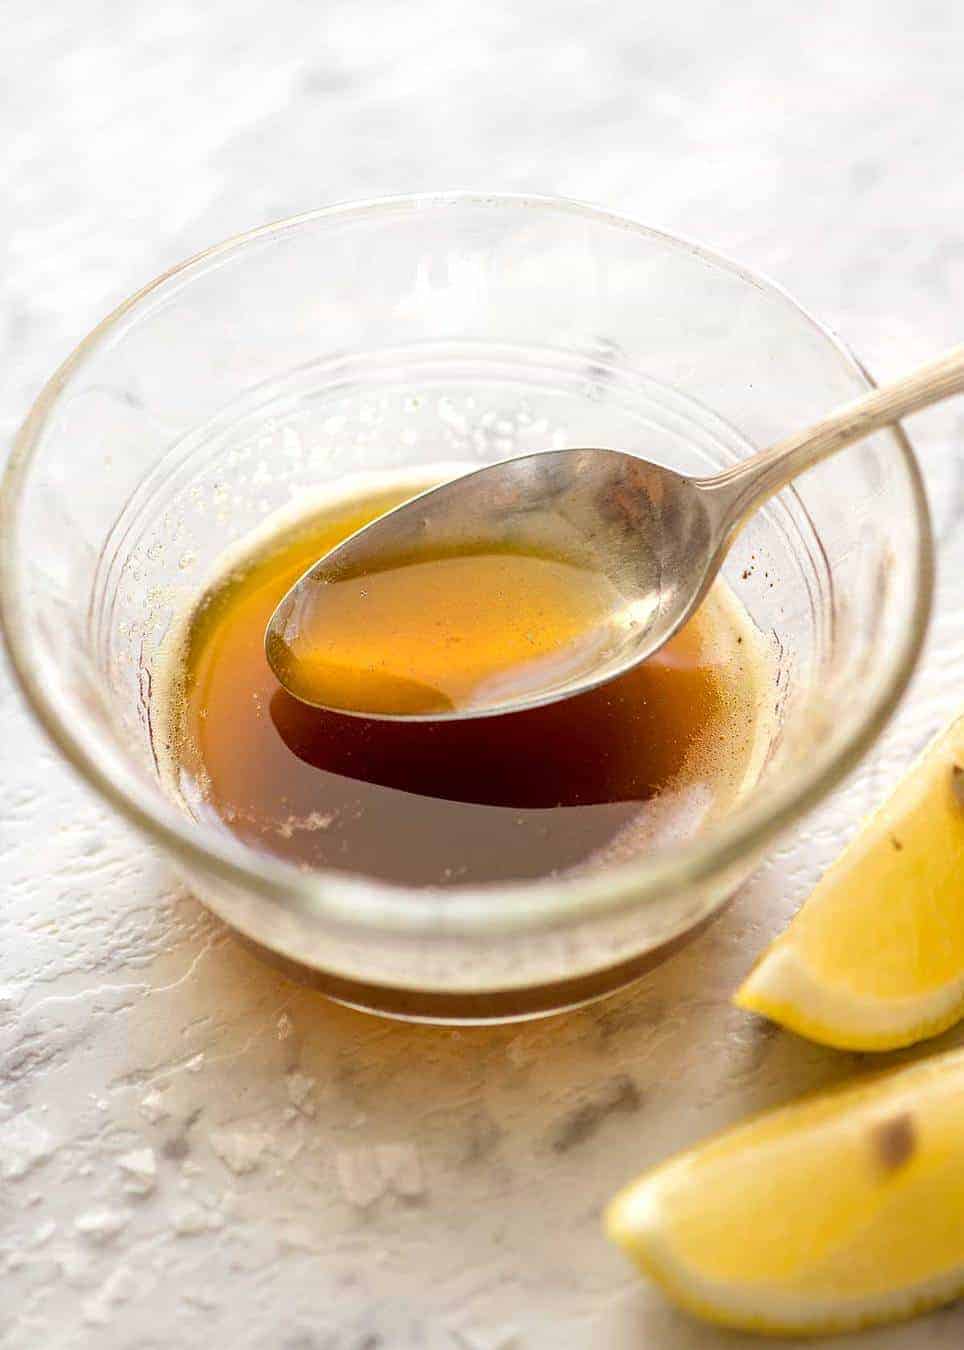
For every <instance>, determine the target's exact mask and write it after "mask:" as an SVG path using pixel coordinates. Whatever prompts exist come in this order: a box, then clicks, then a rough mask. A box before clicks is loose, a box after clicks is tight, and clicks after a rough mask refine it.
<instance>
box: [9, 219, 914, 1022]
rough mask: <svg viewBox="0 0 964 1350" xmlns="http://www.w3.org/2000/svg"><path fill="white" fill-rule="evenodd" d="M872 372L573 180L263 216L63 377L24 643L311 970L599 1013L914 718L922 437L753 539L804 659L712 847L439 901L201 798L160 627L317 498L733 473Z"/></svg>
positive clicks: (465, 1011)
mask: <svg viewBox="0 0 964 1350" xmlns="http://www.w3.org/2000/svg"><path fill="white" fill-rule="evenodd" d="M869 384H870V380H869V377H868V376H867V374H866V372H865V371H864V370H863V369H862V368H861V366H860V365H859V364H858V363H857V361H856V360H855V359H854V358H853V356H851V355H850V354H849V352H848V351H847V350H846V349H845V348H844V347H843V346H842V345H841V344H840V343H839V342H838V341H837V340H836V339H835V338H834V337H833V336H832V335H831V334H830V333H828V332H827V331H826V330H825V329H824V328H822V327H821V326H820V325H819V324H818V323H816V322H815V321H814V320H813V319H812V318H810V316H809V315H807V314H806V313H805V312H804V311H803V310H801V309H800V308H799V307H798V306H797V305H796V304H795V303H794V302H793V301H792V300H791V299H790V298H789V297H788V296H787V295H785V294H784V293H783V292H782V291H781V290H780V289H779V288H777V287H775V286H773V285H772V284H770V283H769V282H766V281H763V280H761V279H760V278H759V277H757V276H754V275H753V274H751V273H749V272H747V271H746V270H745V269H743V268H741V267H738V266H736V265H735V264H733V263H731V262H728V261H727V260H726V259H724V258H720V257H718V256H716V255H714V254H712V253H710V252H708V251H707V250H705V249H702V248H699V247H697V246H695V245H693V244H691V243H688V242H685V241H683V240H679V239H675V238H671V237H669V236H667V235H665V234H661V233H659V232H658V231H655V230H650V229H647V228H645V227H643V226H641V225H639V224H636V223H635V222H633V221H631V220H626V219H621V218H619V217H616V216H613V215H609V214H606V213H605V212H602V211H598V210H594V209H592V208H590V207H587V206H584V205H580V204H578V203H575V202H568V201H558V200H550V199H545V198H532V197H507V196H482V195H476V194H465V193H456V194H444V195H438V196H422V197H408V198H397V199H391V200H386V201H381V202H375V203H369V204H364V205H350V206H338V207H333V208H330V209H326V210H321V211H317V212H313V213H311V214H309V215H306V216H301V217H298V218H296V219H292V220H286V221H282V222H280V223H279V224H276V225H271V226H268V227H266V228H263V229H258V230H253V231H252V232H251V233H249V234H246V235H242V236H241V237H239V238H237V239H233V240H230V241H228V242H227V243H224V244H220V245H218V246H217V247H215V248H212V249H209V250H208V251H207V252H205V253H203V254H201V255H200V256H198V257H196V258H194V259H192V260H190V261H189V262H186V263H184V264H182V265H181V266H179V267H176V268H174V269H173V270H172V271H170V272H168V273H167V274H166V275H164V276H162V277H160V278H158V280H156V281H154V282H152V283H151V284H150V285H149V286H147V287H145V289H144V290H142V291H140V292H139V293H138V294H137V295H135V296H133V297H132V298H131V299H130V300H128V301H127V302H126V303H125V304H123V305H121V307H120V308H119V309H118V310H117V311H116V312H115V313H114V314H112V315H111V316H110V317H109V318H108V319H106V320H105V321H104V322H103V323H102V324H101V325H100V326H99V327H98V328H97V329H96V330H95V331H94V332H93V333H92V334H91V335H90V336H89V337H88V338H86V339H85V341H84V342H82V343H81V345H80V346H79V347H78V348H77V350H76V351H75V352H74V354H73V355H72V356H71V357H70V358H69V359H68V360H67V362H66V363H65V364H64V365H63V366H62V368H61V369H60V370H59V371H58V372H57V374H56V375H54V377H53V378H52V379H51V381H50V383H49V384H48V385H47V386H46V388H45V389H44V390H43V392H42V393H41V395H40V397H39V398H38V400H37V402H36V404H35V406H34V408H33V410H32V411H31V413H30V415H29V417H28V418H27V421H26V423H25V425H24V427H23V429H22V431H21V432H20V435H19V438H18V441H17V445H16V448H15V451H14V453H13V456H12V459H11V461H10V464H9V467H8V470H7V474H6V478H5V482H4V485H3V494H2V517H0V546H2V596H0V599H2V617H3V626H4V630H5V633H6V638H7V642H8V644H9V649H10V654H11V657H12V661H13V665H14V667H15V669H16V671H17V674H18V676H19V678H20V681H21V682H22V685H23V688H24V691H25V693H26V695H27V697H28V699H29V701H30V703H31V704H32V706H33V708H34V710H35V711H36V713H37V714H38V716H39V717H40V720H41V721H42V723H43V725H44V726H45V727H46V729H47V731H48V732H49V734H50V735H51V736H52V737H53V739H54V741H55V742H56V743H57V745H58V746H59V747H60V748H61V750H62V751H63V753H64V754H65V755H66V757H67V758H68V759H69V760H70V761H71V763H72V764H74V765H75V767H77V768H78V769H79V770H80V772H81V773H82V775H83V776H84V777H85V778H86V779H87V781H88V782H90V783H91V784H92V785H93V786H94V787H96V788H97V789H98V790H99V791H100V792H101V793H103V795H104V796H105V797H106V798H107V799H108V800H109V801H110V802H111V803H112V804H113V805H114V806H115V807H116V808H117V809H118V810H119V811H121V812H122V813H123V814H124V815H125V816H126V817H128V818H129V819H130V820H132V821H133V822H134V823H135V824H136V825H138V826H140V827H141V828H142V829H143V830H144V831H145V832H146V833H147V834H148V836H149V837H150V838H151V839H152V840H153V841H154V842H155V843H156V844H157V845H159V846H160V848H161V849H162V850H163V851H164V852H165V853H166V854H168V855H169V856H170V859H171V862H172V863H173V864H174V866H175V867H176V869H177V870H178V871H179V873H180V874H181V875H182V876H183V877H184V878H185V879H186V881H187V882H188V884H189V885H190V886H191V888H192V889H193V890H194V891H195V893H196V894H197V895H198V896H199V897H200V898H201V899H202V900H203V901H204V902H205V903H206V904H208V905H209V906H210V907H211V908H212V909H213V910H214V911H215V912H216V913H217V914H219V915H220V916H221V918H222V919H224V920H225V922H226V923H228V924H229V925H230V926H231V927H232V928H233V929H235V930H236V931H237V933H239V934H240V935H241V936H242V937H243V938H245V939H246V940H248V941H249V942H251V943H253V944H255V945H256V946H257V947H258V948H259V949H260V950H261V951H262V952H265V953H267V954H270V955H271V956H273V957H274V959H276V960H277V961H279V962H280V963H282V964H283V965H285V966H287V967H289V968H290V969H292V970H293V971H295V972H296V973H297V974H298V975H299V976H300V977H301V978H308V979H311V980H312V981H314V982H315V983H317V984H318V986H319V987H321V988H322V989H324V990H325V991H326V992H327V993H329V994H330V995H332V996H333V997H336V998H338V999H341V1000H342V1001H345V1002H348V1003H351V1004H354V1005H356V1006H359V1007H365V1008H370V1009H377V1010H379V1011H382V1012H386V1013H390V1014H394V1015H396V1016H403V1017H418V1018H428V1019H434V1020H442V1021H444V1020H454V1021H475V1020H487V1019H505V1018H512V1017H525V1016H532V1015H535V1014H539V1013H544V1012H548V1011H551V1010H555V1009H559V1008H563V1007H569V1006H573V1005H575V1004H577V1003H580V1002H583V1001H585V1000H587V999H589V998H593V997H596V996H598V995H600V994H602V993H605V992H607V991H609V990H611V989H613V988H615V987H617V986H619V985H621V984H624V983H626V982H628V981H629V980H631V979H633V978H635V977H636V976H637V975H638V974H639V973H640V972H641V971H642V970H644V969H645V968H646V967H647V965H649V964H651V963H652V962H653V961H654V960H656V959H658V958H659V957H661V956H662V955H664V954H665V953H666V952H667V951H668V950H669V949H670V948H671V947H672V946H673V945H674V944H675V943H676V942H678V941H680V940H681V939H682V938H683V937H684V936H685V935H686V934H688V933H691V932H692V931H694V929H696V928H697V927H698V926H699V925H700V924H701V923H703V922H705V921H706V920H708V919H709V917H710V916H711V915H713V913H714V912H716V911H717V910H718V909H719V907H720V906H721V905H722V904H723V902H724V901H725V899H726V898H727V897H728V896H729V895H730V894H732V892H733V891H734V889H735V888H736V887H737V886H738V885H739V884H740V882H741V881H742V880H743V879H744V878H745V877H746V876H747V875H748V873H749V872H750V871H751V869H752V868H753V867H754V865H755V864H756V862H757V861H758V859H759V858H760V856H761V853H762V851H763V850H764V849H765V848H766V847H767V845H768V844H770V843H771V842H772V841H773V839H774V837H775V836H776V835H777V834H778V832H779V831H783V830H786V829H788V828H790V827H792V826H793V824H794V822H796V821H797V820H799V818H800V817H801V815H802V814H803V813H804V812H805V811H806V810H808V808H810V807H812V806H813V805H814V803H815V802H817V801H818V800H819V799H820V798H821V797H822V796H823V795H824V794H825V793H827V792H828V791H829V790H830V788H831V787H833V785H834V784H835V783H836V782H837V781H838V780H839V779H840V778H841V776H842V775H843V774H845V773H846V772H847V771H848V770H849V769H851V768H852V767H853V766H854V764H855V763H856V761H857V759H858V758H859V756H860V755H861V754H862V753H863V752H864V751H865V750H866V749H867V748H868V746H870V745H871V743H872V742H873V740H874V737H875V736H876V735H877V733H878V732H879V730H880V729H881V727H882V726H883V724H884V722H885V720H886V719H887V717H888V716H889V715H890V713H891V712H892V711H893V709H894V706H895V704H896V703H897V700H898V699H899V697H900V695H901V693H902V691H903V690H904V688H905V686H906V684H907V681H908V679H909V677H910V674H911V672H912V670H913V667H914V663H915V661H916V658H917V655H918V652H919V650H920V646H921V641H922V638H923V635H924V630H925V627H926V623H927V618H928V612H929V608H930V602H931V590H932V540H931V532H930V525H929V521H928V513H927V507H926V503H925V498H924V494H923V490H922V486H921V481H920V476H919V472H918V468H917V464H916V462H915V460H914V457H913V454H912V452H911V450H910V447H909V445H908V443H907V441H906V439H905V438H904V435H903V433H902V432H901V430H900V429H899V428H895V429H894V430H893V431H890V432H888V433H886V434H879V435H877V436H874V437H873V438H872V439H869V440H867V441H865V442H863V443H862V444H861V445H859V446H857V447H854V448H852V449H850V450H848V451H846V452H845V453H843V454H842V455H840V456H838V457H837V458H836V459H834V460H832V461H829V462H827V463H825V464H824V465H822V466H821V467H819V468H818V469H815V470H813V471H812V472H811V473H809V474H807V475H806V476H805V477H804V478H802V479H801V480H799V483H798V485H797V486H796V488H795V489H794V490H790V491H785V492H783V493H781V494H780V496H779V497H778V498H776V499H775V500H774V501H773V502H772V503H771V504H770V505H769V507H768V508H767V509H766V510H765V511H764V512H762V513H761V514H759V515H758V516H757V517H755V519H754V520H753V521H752V522H751V523H750V525H749V526H748V527H747V529H746V531H745V532H744V534H743V535H742V536H741V538H740V539H739V541H738V542H737V544H736V546H735V547H734V549H733V552H732V553H731V555H730V558H729V560H728V563H727V566H726V575H727V576H728V577H729V579H730V581H731V584H732V586H733V588H734V590H735V591H736V592H737V594H738V595H739V597H740V599H741V600H742V601H743V603H744V605H745V606H746V608H747V609H748V610H749V612H750V615H751V616H752V618H753V619H754V621H755V622H756V623H757V624H758V626H759V627H760V628H761V629H762V630H763V631H764V632H765V633H767V634H771V635H772V640H773V643H774V647H775V650H776V651H777V653H778V663H777V664H778V674H777V679H778V690H779V721H778V731H777V735H776V738H775V740H774V743H773V745H772V746H771V749H770V753H769V756H768V758H767V762H766V764H765V766H764V768H763V770H762V773H761V776H760V779H759V782H758V783H757V785H756V787H755V788H754V789H753V790H752V791H751V792H750V793H749V795H748V796H747V797H746V798H745V800H744V801H743V802H742V804H741V805H740V806H739V807H738V808H737V809H736V810H734V811H733V812H732V813H731V814H729V815H727V816H726V817H725V818H723V819H721V820H720V821H719V822H717V823H716V824H715V825H713V826H712V827H709V828H707V829H706V831H705V832H703V833H701V834H700V835H699V836H698V837H696V838H694V839H693V840H692V841H691V842H688V843H686V844H685V845H676V846H673V847H667V848H664V849H661V850H660V851H658V852H653V853H649V854H647V855H646V856H642V857H638V858H636V859H635V860H634V861H632V862H629V863H622V864H620V865H618V866H612V867H610V868H608V869H601V870H599V871H598V872H594V873H592V874H591V875H585V876H581V877H579V878H569V879H552V880H546V881H538V882H531V881H529V882H524V883H513V884H508V885H502V884H500V885H489V886H484V887H474V888H469V887H453V888H451V889H448V890H445V891H441V892H439V891H428V890H414V889H411V888H402V887H395V886H390V885H386V884H384V883H382V882H375V881H369V880H365V879H362V878H358V877H357V876H356V877H350V876H347V875H344V874H339V873H338V872H336V871H331V872H325V873H322V872H314V873H304V872H302V871H299V870H298V869H296V868H295V867H294V866H292V865H290V864H286V863H284V862H281V861H278V860H276V859H272V858H270V857H267V856H262V855H259V854H256V853H254V852H252V851H251V850H249V849H248V848H247V847H246V846H245V845H243V844H242V843H241V842H240V841H238V840H236V839H234V838H233V837H230V836H228V835H226V834H225V833H221V832H218V831H216V830H215V829H213V828H212V827H210V826H205V825H204V824H202V823H199V822H197V821H195V820H193V819H191V818H189V817H188V815H187V814H186V813H185V812H184V811H183V810H182V809H181V808H180V807H179V806H178V805H177V804H176V803H175V802H174V801H173V800H171V799H170V798H169V797H168V795H166V793H165V791H164V789H163V787H162V785H161V779H160V775H159V771H158V766H157V762H156V759H155V755H154V749H153V746H152V725H151V723H152V698H153V697H154V695H153V691H152V676H153V673H154V670H155V663H156V661H157V659H158V652H159V648H160V646H161V644H162V642H163V639H164V637H165V634H166V633H167V632H168V631H169V628H170V625H171V624H172V622H173V621H174V620H175V619H176V618H177V616H178V614H179V613H181V612H182V611H183V609H184V606H185V604H186V603H188V602H189V600H190V598H191V597H192V596H194V595H196V594H197V591H198V588H199V587H200V585H201V584H202V579H203V577H204V575H205V573H206V571H207V570H208V569H209V568H210V566H211V565H212V563H213V561H214V559H215V558H216V557H217V556H218V555H219V554H221V553H222V552H223V551H224V550H225V549H227V548H229V547H230V546H231V545H232V544H234V543H235V542H236V541H237V540H239V539H241V538H242V537H243V536H244V535H245V534H246V533H248V532H249V531H251V530H252V529H253V528H254V527H255V526H256V525H257V524H258V523H259V522H260V521H261V520H263V519H264V517H265V516H266V515H267V514H268V513H270V512H271V511H273V510H275V509H277V508H280V507H283V506H289V505H290V504H291V502H292V500H297V498H298V496H299V494H301V493H303V492H305V491H307V490H309V489H310V490H312V491H314V490H315V489H318V488H322V487H326V486H328V487H333V488H337V489H339V490H340V489H341V488H343V487H350V486H351V485H352V484H353V483H355V482H357V483H359V484H361V483H362V482H363V481H364V479H365V477H366V476H370V475H372V474H373V473H374V474H379V475H381V474H385V473H394V472H398V473H401V472H405V471H411V472H413V473H421V474H422V477H423V478H431V477H432V475H433V473H435V474H438V473H440V472H443V471H447V468H443V466H450V465H452V464H453V463H457V464H460V465H470V466H477V465H479V464H483V463H488V462H491V461H494V460H497V459H500V458H504V457H506V456H509V455H513V454H519V453H527V452H531V451H534V450H539V449H543V448H555V447H559V446H564V445H603V446H613V447H616V448H619V449H623V450H628V451H634V452H638V453H640V454H643V455H646V456H649V457H651V458H655V459H657V460H661V461H663V462H664V463H667V464H670V465H672V466H674V467H676V468H678V469H681V470H684V471H695V472H698V473H706V472H708V471H710V470H713V469H717V468H719V467H722V466H724V465H727V464H730V463H732V462H733V461H734V460H736V459H738V458H739V457H741V456H743V455H746V454H748V453H749V452H750V451H751V450H752V449H753V448H755V447H759V446H764V445H766V444H768V443H769V442H771V441H774V440H776V439H777V438H778V437H780V436H782V435H784V434H786V433H788V432H790V431H793V430H796V429H797V428H799V427H800V426H802V425H804V424H806V423H807V422H808V421H811V420H813V419H814V418H815V417H817V416H818V415H819V414H821V413H824V412H825V411H827V410H828V409H830V408H832V407H833V406H834V405H835V404H837V403H840V402H842V401H844V400H846V399H848V398H851V397H854V396H856V395H858V394H859V393H860V392H861V391H862V390H864V389H866V388H867V387H868V385H869ZM422 471H424V472H422ZM744 574H746V575H744Z"/></svg>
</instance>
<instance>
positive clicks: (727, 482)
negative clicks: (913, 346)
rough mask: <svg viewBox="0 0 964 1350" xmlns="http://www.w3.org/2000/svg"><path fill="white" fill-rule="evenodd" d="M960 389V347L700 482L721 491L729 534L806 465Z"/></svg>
mask: <svg viewBox="0 0 964 1350" xmlns="http://www.w3.org/2000/svg"><path fill="white" fill-rule="evenodd" d="M960 393H964V345H962V346H959V347H952V348H951V349H950V351H948V352H945V353H944V354H943V355H942V356H939V357H937V358H936V360H933V361H928V362H927V363H926V365H923V366H920V367H919V368H918V369H917V370H915V371H914V372H913V373H912V374H910V375H905V376H904V377H903V379H900V380H895V381H894V382H893V383H892V384H885V385H883V386H882V387H881V388H879V389H872V390H871V391H870V393H869V394H865V395H864V396H863V397H862V398H859V399H857V400H856V401H855V402H854V403H847V404H845V405H844V406H843V407H842V408H838V409H837V410H836V412H832V413H831V414H830V415H829V416H828V417H825V418H823V419H822V420H821V421H819V422H815V423H814V425H813V426H811V427H808V428H807V429H806V430H805V431H800V432H797V433H796V434H795V435H793V436H788V437H787V438H786V440H782V441H778V442H777V443H776V445H772V446H770V448H769V449H767V450H761V451H760V453H759V454H756V455H751V456H750V458H749V459H745V460H741V461H740V463H739V464H735V465H734V466H733V468H732V469H727V470H725V472H723V473H720V474H715V475H714V476H713V477H712V478H704V479H701V480H700V483H699V486H700V487H701V488H706V489H708V490H709V491H711V492H713V493H714V494H717V493H719V502H720V507H721V510H722V514H723V517H724V520H725V525H726V528H727V529H728V531H729V532H730V533H732V532H733V531H735V530H737V529H739V527H740V525H741V524H742V523H743V521H744V520H745V519H746V517H747V516H748V515H749V514H750V513H751V512H753V511H755V510H756V509H757V508H758V507H759V506H762V505H763V503H764V502H765V501H766V500H767V499H768V498H769V497H772V496H773V494H774V493H775V492H779V490H780V489H781V488H782V487H785V486H786V485H787V483H789V482H790V481H791V480H792V479H794V478H796V477H797V475H798V474H801V473H803V472H804V471H805V470H806V469H811V468H813V466H814V465H815V464H819V463H820V461H821V460H823V459H826V458H827V457H828V456H829V455H835V454H836V453H837V451H838V450H843V449H844V448H845V447H846V446H848V445H853V444H854V442H855V441H860V440H863V438H864V437H865V436H869V435H870V434H871V432H874V431H879V430H880V428H881V427H887V426H890V425H892V423H894V422H896V421H898V420H899V419H900V418H901V417H906V416H907V415H908V414H909V413H913V412H917V411H918V410H919V409H920V408H927V407H929V406H930V404H932V403H940V401H941V399H945V398H950V396H951V395H952V394H960Z"/></svg>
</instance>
